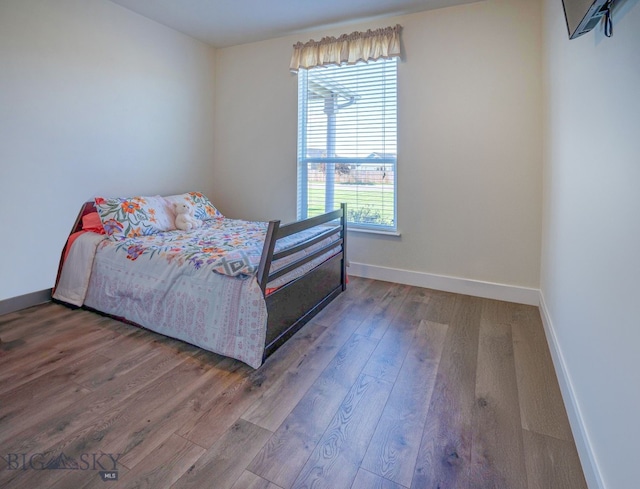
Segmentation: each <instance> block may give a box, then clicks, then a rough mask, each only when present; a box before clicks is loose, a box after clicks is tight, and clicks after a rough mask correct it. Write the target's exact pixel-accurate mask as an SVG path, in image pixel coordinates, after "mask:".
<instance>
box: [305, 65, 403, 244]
mask: <svg viewBox="0 0 640 489" xmlns="http://www.w3.org/2000/svg"><path fill="white" fill-rule="evenodd" d="M390 61H393V63H394V66H393V68H392V69H393V70H394V78H393V80H394V85H393V97H394V99H395V107H394V114H395V117H394V118H393V119H392V120H393V127H394V128H395V131H394V134H393V146H394V147H395V149H396V152H395V156H393V157H390V156H389V154H387V153H383V156H382V157H375V158H373V157H371V156H369V157H338V156H335V157H331V158H328V157H326V156H325V157H322V156H320V157H318V156H315V157H314V156H309V154H308V141H307V136H308V134H307V133H308V130H307V127H308V117H309V97H308V94H309V89H308V82H309V71H311V70H322V69H324V68H322V67H316V68H310V69H309V70H307V69H300V70H299V72H298V89H297V94H298V123H297V132H298V134H297V138H298V142H297V189H296V192H297V216H298V219H305V218H307V217H309V212H308V210H309V195H308V194H309V192H308V185H309V173H308V172H309V164H311V163H325V164H340V163H343V164H345V163H346V164H356V165H361V164H372V163H376V164H382V165H392V169H393V172H392V173H393V180H392V190H391V191H392V192H393V199H392V202H393V218H392V219H393V224H392V225H387V224H376V223H373V222H357V221H352V220H348V225H349V228H350V229H351V230H355V231H363V232H370V233H380V234H389V235H396V236H397V235H399V234H398V156H397V153H398V147H397V142H398V105H399V104H398V67H399V59H398V58H397V57H393V58H389V59H380V60H376V61H372V62H369V63H358V65H360V66H362V65H370V64H375V63H378V62H385V63H387V62H390ZM351 66H352V65H341V66H340V67H335V69H341V68H346V69H348V68H349V67H351ZM385 69H386V68H385ZM384 100H385V102H384V103H386V100H387V99H386V97H385V99H384ZM384 103H383V104H382V105H384ZM385 117H388V116H385ZM386 120H387V119H386V118H385V119H384V121H385V122H386ZM303 121H304V123H303ZM327 130H328V129H327ZM388 130H389V129H388V126H387V125H385V126H384V130H383V132H384V133H385V138H386V132H387V131H388ZM364 132H365V134H366V131H364ZM328 145H329V143H327V144H326V145H325V147H324V149H325V150H327V151H328ZM371 154H374V153H371ZM334 175H335V174H334ZM326 184H327V182H326V180H325V193H326ZM334 185H335V184H334ZM381 192H385V190H381ZM380 201H382V197H381V198H380ZM338 205H339V202H335V201H334V208H336V206H338ZM347 207H348V210H349V209H350V207H349V205H348V206H347ZM362 207H363V208H364V207H365V206H364V204H363V206H362ZM382 207H384V206H382ZM326 211H327V209H326V208H325V212H326ZM312 215H315V214H312Z"/></svg>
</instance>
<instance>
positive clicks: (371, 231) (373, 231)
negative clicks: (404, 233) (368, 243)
mask: <svg viewBox="0 0 640 489" xmlns="http://www.w3.org/2000/svg"><path fill="white" fill-rule="evenodd" d="M347 231H348V232H354V233H362V234H381V235H383V236H395V237H398V238H399V237H400V236H401V235H400V232H399V231H382V230H380V231H378V230H377V229H363V228H353V227H347Z"/></svg>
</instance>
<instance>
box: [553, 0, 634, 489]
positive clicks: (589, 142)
mask: <svg viewBox="0 0 640 489" xmlns="http://www.w3.org/2000/svg"><path fill="white" fill-rule="evenodd" d="M544 3H545V35H544V38H545V49H544V51H545V57H546V63H545V64H546V66H547V73H546V75H545V81H546V91H547V103H548V113H547V117H546V131H545V167H544V204H545V205H544V226H543V255H542V256H543V259H542V274H541V289H542V294H543V297H544V302H545V304H546V307H545V308H543V312H544V313H545V315H546V316H547V322H548V325H549V332H550V333H551V334H549V335H548V336H549V337H550V340H551V343H552V348H553V349H555V350H556V352H557V363H556V366H557V368H558V369H559V376H560V377H561V379H563V380H564V384H565V385H564V395H565V403H567V405H568V406H569V410H570V414H571V417H572V426H573V428H574V433H576V435H577V436H576V438H577V442H578V448H579V449H580V454H581V457H582V458H583V461H584V462H586V464H585V468H586V469H587V470H586V472H587V474H586V475H587V478H588V480H590V481H591V484H590V487H592V488H597V487H603V488H604V487H607V488H610V489H632V488H635V487H638V485H639V483H638V467H637V462H638V453H640V451H639V450H638V446H637V440H638V439H640V421H639V420H638V413H640V386H639V384H638V372H640V301H639V300H638V298H639V297H640V279H639V277H640V137H639V136H640V2H639V1H638V0H625V1H620V2H617V7H616V9H615V10H614V16H613V17H614V35H613V37H612V38H611V39H607V38H605V37H604V36H603V34H602V30H601V27H600V26H599V27H598V28H596V29H595V30H594V31H593V32H591V33H589V34H587V35H585V36H583V37H581V38H579V39H576V40H573V41H569V40H568V36H567V31H566V26H565V24H564V18H563V13H562V5H561V2H559V1H557V0H546V1H545V2H544ZM590 452H591V454H592V455H593V459H592V460H590V458H589V456H590ZM592 467H593V468H594V470H592ZM601 483H602V484H601Z"/></svg>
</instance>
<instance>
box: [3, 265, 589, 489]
mask: <svg viewBox="0 0 640 489" xmlns="http://www.w3.org/2000/svg"><path fill="white" fill-rule="evenodd" d="M0 339H1V340H2V342H1V343H0V487H2V488H12V489H13V488H15V489H22V488H27V487H28V488H42V489H71V488H73V489H83V488H94V487H95V488H113V489H115V488H147V487H148V488H152V489H163V488H166V489H169V488H170V489H179V488H197V489H201V488H202V489H204V488H214V489H293V488H311V487H313V488H328V489H375V488H378V489H421V488H425V489H458V488H460V489H463V488H464V489H484V488H487V489H498V488H499V489H543V488H547V489H586V487H587V486H586V483H585V480H584V477H583V474H582V470H581V466H580V461H579V459H578V455H577V452H576V448H575V445H574V442H573V439H572V436H571V430H570V428H569V424H568V421H567V417H566V413H565V410H564V406H563V403H562V398H561V396H560V390H559V388H558V384H557V379H556V377H555V373H554V370H553V365H552V363H551V357H550V354H549V351H548V348H547V345H546V341H545V336H544V331H543V329H542V324H541V321H540V316H539V314H538V310H537V309H536V308H534V307H530V306H523V305H517V304H510V303H504V302H499V301H492V300H487V299H480V298H476V297H469V296H462V295H456V294H449V293H445V292H438V291H433V290H428V289H421V288H417V287H410V286H406V285H399V284H391V283H386V282H379V281H373V280H368V279H361V278H352V279H351V282H350V284H349V288H348V290H347V292H346V293H344V294H342V295H340V296H339V297H338V298H337V299H336V300H335V301H334V302H333V303H331V304H330V305H329V306H328V307H327V308H326V309H325V310H324V311H322V312H321V313H320V314H319V315H318V316H316V318H314V320H313V321H311V322H310V323H309V324H307V325H306V326H305V327H304V328H303V329H302V330H301V331H300V332H298V333H297V334H296V335H295V336H294V337H293V338H292V339H291V340H290V341H288V342H287V343H286V344H285V345H284V346H283V347H282V348H280V350H278V351H277V352H276V353H275V354H274V355H272V356H271V357H270V358H269V359H268V360H267V362H266V363H265V364H264V365H263V366H262V367H261V368H260V369H257V370H253V369H251V368H249V367H248V366H246V365H244V364H243V363H240V362H238V361H235V360H231V359H229V358H224V357H222V356H219V355H216V354H213V353H210V352H206V351H203V350H200V349H198V348H196V347H194V346H191V345H187V344H185V343H182V342H179V341H176V340H171V339H169V338H165V337H162V336H160V335H157V334H155V333H152V332H149V331H146V330H142V329H139V328H136V327H134V326H130V325H127V324H123V323H120V322H118V321H115V320H112V319H109V318H105V317H102V316H100V315H97V314H94V313H91V312H88V311H84V310H71V309H68V308H66V307H64V306H61V305H57V304H53V303H49V304H43V305H40V306H36V307H32V308H29V309H25V310H23V311H19V312H15V313H11V314H7V315H4V316H0ZM114 470H116V471H117V476H118V480H117V481H110V482H105V481H103V479H102V477H106V476H108V475H109V472H112V471H114ZM105 471H106V472H105ZM101 473H102V475H101Z"/></svg>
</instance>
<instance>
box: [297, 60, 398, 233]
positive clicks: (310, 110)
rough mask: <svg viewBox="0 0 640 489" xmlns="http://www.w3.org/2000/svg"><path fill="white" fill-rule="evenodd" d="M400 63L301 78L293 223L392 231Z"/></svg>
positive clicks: (321, 70)
mask: <svg viewBox="0 0 640 489" xmlns="http://www.w3.org/2000/svg"><path fill="white" fill-rule="evenodd" d="M396 161H397V58H395V57H394V58H391V59H379V60H377V61H369V62H368V63H357V64H355V65H342V66H329V67H317V68H311V69H309V70H305V69H300V71H299V73H298V217H299V218H301V219H304V218H307V217H313V216H315V215H318V214H321V213H323V212H328V211H331V210H333V209H335V208H337V207H339V205H340V203H341V202H346V203H347V209H348V221H349V224H350V227H362V228H368V229H377V230H383V231H395V230H396Z"/></svg>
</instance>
